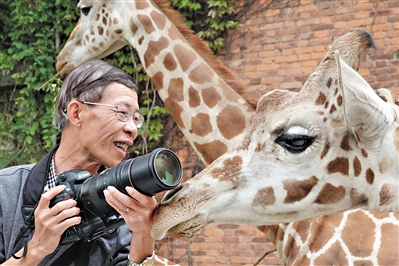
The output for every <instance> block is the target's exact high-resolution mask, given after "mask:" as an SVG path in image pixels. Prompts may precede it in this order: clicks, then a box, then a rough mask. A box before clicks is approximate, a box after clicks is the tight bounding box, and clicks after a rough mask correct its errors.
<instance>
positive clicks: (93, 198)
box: [77, 148, 183, 217]
mask: <svg viewBox="0 0 399 266" xmlns="http://www.w3.org/2000/svg"><path fill="white" fill-rule="evenodd" d="M182 174H183V173H182V167H181V163H180V161H179V158H178V157H177V156H176V154H174V153H173V152H172V151H171V150H169V149H166V148H157V149H155V150H154V151H152V152H151V153H149V154H147V155H144V156H138V157H136V158H133V159H129V160H126V161H123V162H121V163H119V164H118V165H116V166H114V167H112V168H109V169H106V170H104V171H103V172H101V173H99V174H96V175H93V176H92V177H90V178H88V179H87V180H85V181H84V182H83V184H82V186H81V189H80V192H79V193H78V197H77V198H78V199H77V201H78V205H80V207H83V208H84V209H86V210H87V211H89V212H90V213H92V214H95V215H98V216H100V217H107V216H108V214H109V213H113V212H114V209H113V208H112V207H111V206H110V205H109V204H108V203H107V202H106V200H105V197H104V193H103V191H104V190H105V189H106V188H107V187H108V186H114V187H116V188H117V189H118V190H119V191H121V192H122V193H124V194H126V195H128V193H127V191H126V190H125V187H126V186H132V187H134V188H135V189H136V190H137V191H139V192H140V193H142V194H144V195H147V196H153V195H155V194H156V193H158V192H162V191H165V190H170V189H173V188H175V187H176V186H177V185H178V184H179V183H180V181H181V179H182Z"/></svg>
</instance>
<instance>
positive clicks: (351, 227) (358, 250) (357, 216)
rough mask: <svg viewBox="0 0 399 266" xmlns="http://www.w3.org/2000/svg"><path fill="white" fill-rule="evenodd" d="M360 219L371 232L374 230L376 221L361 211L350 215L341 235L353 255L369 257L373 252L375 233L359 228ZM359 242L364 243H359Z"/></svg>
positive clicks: (363, 225)
mask: <svg viewBox="0 0 399 266" xmlns="http://www.w3.org/2000/svg"><path fill="white" fill-rule="evenodd" d="M359 221H362V227H363V228H367V230H369V232H374V230H375V224H374V222H373V221H372V220H371V219H370V218H369V217H368V216H367V215H366V214H365V213H364V212H360V211H359V212H355V213H351V214H349V215H348V219H347V221H346V224H345V227H344V229H343V231H342V234H341V237H342V240H343V242H344V243H345V244H346V246H347V247H348V249H349V252H350V254H351V255H352V256H354V257H368V256H371V253H372V252H373V244H374V238H375V235H374V234H369V233H365V231H364V230H358V224H359ZM354 239H356V241H353V240H354ZM359 243H362V244H361V245H359Z"/></svg>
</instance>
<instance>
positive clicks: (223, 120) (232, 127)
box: [216, 106, 245, 139]
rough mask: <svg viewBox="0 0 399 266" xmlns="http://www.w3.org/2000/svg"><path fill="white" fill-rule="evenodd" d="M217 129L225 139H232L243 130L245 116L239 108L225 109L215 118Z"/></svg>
mask: <svg viewBox="0 0 399 266" xmlns="http://www.w3.org/2000/svg"><path fill="white" fill-rule="evenodd" d="M216 123H217V127H218V129H219V130H220V133H221V134H222V135H223V137H224V138H226V139H232V138H234V137H235V136H237V135H239V134H241V133H242V132H244V130H245V116H244V114H243V113H242V112H241V110H240V108H238V107H235V106H227V107H225V108H224V109H223V110H222V111H221V112H220V113H219V114H218V115H217V116H216Z"/></svg>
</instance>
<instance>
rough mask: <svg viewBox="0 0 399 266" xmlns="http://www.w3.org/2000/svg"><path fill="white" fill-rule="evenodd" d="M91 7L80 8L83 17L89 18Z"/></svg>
mask: <svg viewBox="0 0 399 266" xmlns="http://www.w3.org/2000/svg"><path fill="white" fill-rule="evenodd" d="M90 9H91V6H85V7H81V8H80V12H82V14H83V15H85V16H87V15H88V14H89V12H90Z"/></svg>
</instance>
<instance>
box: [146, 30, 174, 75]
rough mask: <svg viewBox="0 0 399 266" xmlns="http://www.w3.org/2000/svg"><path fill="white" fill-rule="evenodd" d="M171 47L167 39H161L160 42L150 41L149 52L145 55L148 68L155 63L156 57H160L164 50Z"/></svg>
mask: <svg viewBox="0 0 399 266" xmlns="http://www.w3.org/2000/svg"><path fill="white" fill-rule="evenodd" d="M168 46H169V41H168V39H166V38H165V37H161V38H159V40H158V41H156V42H154V41H150V42H149V43H148V48H147V51H145V53H144V62H145V66H146V68H148V67H149V66H150V65H151V64H152V63H154V61H155V57H156V56H157V55H159V53H160V52H161V51H162V50H165V49H166V48H168Z"/></svg>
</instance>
